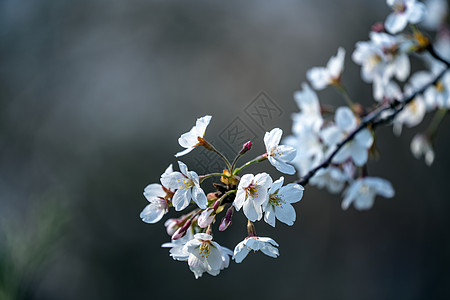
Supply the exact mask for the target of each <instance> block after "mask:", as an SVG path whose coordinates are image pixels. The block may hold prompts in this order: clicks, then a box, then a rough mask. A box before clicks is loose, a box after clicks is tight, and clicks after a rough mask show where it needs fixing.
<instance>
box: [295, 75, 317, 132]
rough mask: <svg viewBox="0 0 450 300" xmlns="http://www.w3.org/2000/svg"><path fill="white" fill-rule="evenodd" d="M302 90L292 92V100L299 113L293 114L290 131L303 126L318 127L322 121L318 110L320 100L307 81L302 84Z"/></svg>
mask: <svg viewBox="0 0 450 300" xmlns="http://www.w3.org/2000/svg"><path fill="white" fill-rule="evenodd" d="M302 88H303V90H301V91H296V92H295V93H294V100H295V102H296V103H297V106H298V108H299V109H300V112H299V113H296V114H294V115H293V117H292V118H293V125H292V131H293V132H294V133H297V132H300V131H302V129H303V127H305V126H306V127H314V128H320V126H322V123H323V118H322V113H321V111H320V102H319V98H318V97H317V94H316V92H314V90H313V89H311V88H310V87H309V85H308V84H307V83H303V84H302Z"/></svg>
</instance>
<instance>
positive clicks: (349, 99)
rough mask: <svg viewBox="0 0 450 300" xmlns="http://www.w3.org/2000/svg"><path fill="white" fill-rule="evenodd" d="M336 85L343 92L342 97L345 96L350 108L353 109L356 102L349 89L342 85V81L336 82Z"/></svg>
mask: <svg viewBox="0 0 450 300" xmlns="http://www.w3.org/2000/svg"><path fill="white" fill-rule="evenodd" d="M334 86H335V87H336V89H337V90H338V91H339V92H340V93H341V95H342V97H344V100H345V102H346V103H347V105H348V106H350V109H351V110H352V111H353V110H354V106H355V103H354V102H353V100H352V98H351V97H350V95H349V94H348V92H347V89H346V88H345V86H344V85H342V83H338V84H335V85H334ZM353 112H354V111H353Z"/></svg>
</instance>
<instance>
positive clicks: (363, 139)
mask: <svg viewBox="0 0 450 300" xmlns="http://www.w3.org/2000/svg"><path fill="white" fill-rule="evenodd" d="M355 141H356V142H358V144H360V145H361V146H362V147H364V148H366V149H368V148H370V147H371V146H372V144H373V136H372V133H371V132H370V131H369V130H368V129H363V130H361V131H360V132H358V133H357V134H356V135H355Z"/></svg>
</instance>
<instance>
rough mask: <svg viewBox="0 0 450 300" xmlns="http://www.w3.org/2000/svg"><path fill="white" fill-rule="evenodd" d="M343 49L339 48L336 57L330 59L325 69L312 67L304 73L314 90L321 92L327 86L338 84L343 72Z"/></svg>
mask: <svg viewBox="0 0 450 300" xmlns="http://www.w3.org/2000/svg"><path fill="white" fill-rule="evenodd" d="M344 59H345V49H344V48H342V47H340V48H339V49H338V53H337V55H336V56H333V57H331V58H330V60H329V61H328V63H327V66H326V68H324V67H314V68H312V69H310V70H308V72H307V73H306V77H307V78H308V80H309V82H311V84H312V86H313V87H314V88H315V89H316V90H323V89H324V88H326V87H327V86H329V85H332V84H339V81H340V79H341V75H342V72H343V70H344Z"/></svg>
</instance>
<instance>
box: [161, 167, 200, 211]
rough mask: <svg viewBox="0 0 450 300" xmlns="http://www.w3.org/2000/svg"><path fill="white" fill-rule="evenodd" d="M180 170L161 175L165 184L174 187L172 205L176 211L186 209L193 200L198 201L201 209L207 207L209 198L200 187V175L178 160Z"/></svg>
mask: <svg viewBox="0 0 450 300" xmlns="http://www.w3.org/2000/svg"><path fill="white" fill-rule="evenodd" d="M178 165H179V167H180V170H181V173H180V172H173V173H171V174H169V175H165V176H162V177H161V183H162V184H163V186H165V187H168V188H170V189H174V190H176V191H175V194H174V195H173V198H172V205H173V206H174V207H175V210H176V211H180V210H183V209H185V208H186V207H187V206H188V205H189V203H190V202H191V200H193V201H194V202H195V203H197V205H198V207H200V208H201V209H205V208H206V204H207V200H206V195H205V192H204V191H203V190H202V188H201V187H200V183H199V180H198V175H197V173H195V172H194V171H188V168H187V166H186V165H185V164H184V163H182V162H181V161H179V162H178Z"/></svg>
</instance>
